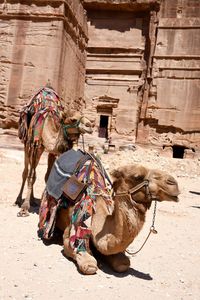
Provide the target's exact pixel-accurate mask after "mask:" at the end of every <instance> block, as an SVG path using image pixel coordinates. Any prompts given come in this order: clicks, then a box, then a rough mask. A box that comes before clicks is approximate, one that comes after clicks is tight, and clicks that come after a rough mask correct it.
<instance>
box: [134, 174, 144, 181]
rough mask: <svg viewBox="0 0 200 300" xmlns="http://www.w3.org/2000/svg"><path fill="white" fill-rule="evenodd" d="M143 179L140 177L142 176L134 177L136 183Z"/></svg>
mask: <svg viewBox="0 0 200 300" xmlns="http://www.w3.org/2000/svg"><path fill="white" fill-rule="evenodd" d="M143 179H144V176H142V175H138V176H136V177H135V180H137V181H141V180H143Z"/></svg>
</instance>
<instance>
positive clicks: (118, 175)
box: [110, 170, 124, 192]
mask: <svg viewBox="0 0 200 300" xmlns="http://www.w3.org/2000/svg"><path fill="white" fill-rule="evenodd" d="M110 175H111V178H112V181H113V190H114V191H115V192H116V190H117V187H118V186H119V185H120V184H121V182H122V179H123V177H124V176H123V173H122V172H121V171H119V170H113V171H112V172H111V173H110Z"/></svg>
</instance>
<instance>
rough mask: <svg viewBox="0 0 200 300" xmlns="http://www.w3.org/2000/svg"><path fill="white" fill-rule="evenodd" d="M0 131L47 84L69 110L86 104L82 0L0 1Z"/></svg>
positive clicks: (85, 37) (85, 36)
mask: <svg viewBox="0 0 200 300" xmlns="http://www.w3.org/2000/svg"><path fill="white" fill-rule="evenodd" d="M0 37H1V52H0V110H1V113H0V127H3V128H9V127H17V121H18V111H19V110H20V108H21V106H22V105H24V104H25V103H27V102H28V101H29V99H30V97H31V95H32V94H34V92H36V91H37V90H38V89H39V88H40V87H41V86H44V85H45V84H46V83H47V82H48V81H50V83H51V85H52V86H53V87H54V89H55V90H56V91H57V92H58V94H59V95H60V96H61V97H62V98H63V99H64V101H65V105H66V106H75V107H79V106H80V105H81V104H82V102H83V94H84V82H85V62H86V51H85V47H86V44H87V20H86V15H85V11H84V9H83V6H82V4H81V1H80V0H56V1H53V0H52V1H51V0H48V1H47V0H42V1H41V0H32V1H22V0H15V1H14V0H13V1H10V0H0Z"/></svg>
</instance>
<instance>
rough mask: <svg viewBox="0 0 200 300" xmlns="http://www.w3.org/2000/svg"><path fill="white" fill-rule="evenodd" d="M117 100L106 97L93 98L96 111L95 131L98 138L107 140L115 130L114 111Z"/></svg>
mask: <svg viewBox="0 0 200 300" xmlns="http://www.w3.org/2000/svg"><path fill="white" fill-rule="evenodd" d="M118 102H119V99H116V98H112V97H109V96H107V95H104V96H100V97H95V98H93V104H94V107H95V109H96V114H97V118H96V122H95V123H96V124H95V125H96V129H97V131H98V137H100V138H105V139H109V138H110V136H111V132H113V131H114V130H115V118H116V109H117V107H118Z"/></svg>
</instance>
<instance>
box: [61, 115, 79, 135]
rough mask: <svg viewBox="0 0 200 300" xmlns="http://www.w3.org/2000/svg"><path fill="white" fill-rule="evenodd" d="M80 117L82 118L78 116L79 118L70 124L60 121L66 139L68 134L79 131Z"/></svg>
mask: <svg viewBox="0 0 200 300" xmlns="http://www.w3.org/2000/svg"><path fill="white" fill-rule="evenodd" d="M82 118H83V116H82V117H80V119H78V120H77V121H75V122H74V123H72V124H64V123H62V128H63V132H64V136H65V138H66V139H68V137H69V135H70V134H75V133H76V134H77V133H80V132H79V130H78V128H79V124H80V122H81V119H82Z"/></svg>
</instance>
